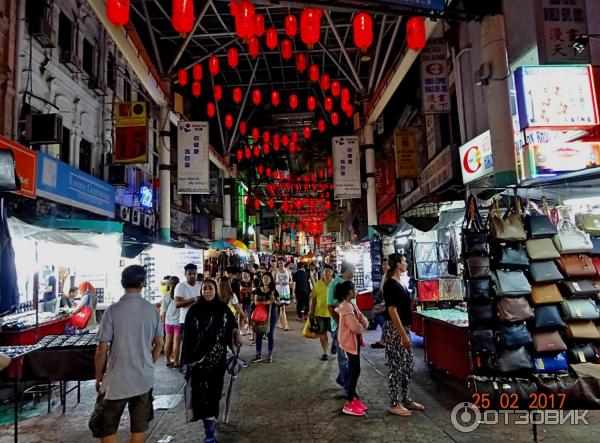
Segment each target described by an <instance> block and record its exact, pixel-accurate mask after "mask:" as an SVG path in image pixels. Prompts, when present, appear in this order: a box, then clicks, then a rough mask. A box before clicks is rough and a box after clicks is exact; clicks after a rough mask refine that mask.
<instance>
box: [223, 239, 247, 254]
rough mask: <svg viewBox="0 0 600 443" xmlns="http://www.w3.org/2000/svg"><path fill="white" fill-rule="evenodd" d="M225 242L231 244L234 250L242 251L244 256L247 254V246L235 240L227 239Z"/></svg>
mask: <svg viewBox="0 0 600 443" xmlns="http://www.w3.org/2000/svg"><path fill="white" fill-rule="evenodd" d="M227 241H228V242H229V243H231V244H232V245H233V246H235V247H236V248H238V249H241V250H242V251H244V252H245V253H246V254H247V253H248V246H246V245H245V244H244V243H243V242H241V241H239V240H236V239H235V238H228V239H227Z"/></svg>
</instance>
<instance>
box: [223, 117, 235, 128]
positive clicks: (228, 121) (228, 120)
mask: <svg viewBox="0 0 600 443" xmlns="http://www.w3.org/2000/svg"><path fill="white" fill-rule="evenodd" d="M225 127H226V128H227V129H231V128H232V127H233V116H232V115H231V114H227V115H225Z"/></svg>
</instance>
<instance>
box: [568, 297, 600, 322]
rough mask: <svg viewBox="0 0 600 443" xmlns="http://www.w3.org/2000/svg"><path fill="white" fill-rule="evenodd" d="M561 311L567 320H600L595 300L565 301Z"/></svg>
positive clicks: (599, 312)
mask: <svg viewBox="0 0 600 443" xmlns="http://www.w3.org/2000/svg"><path fill="white" fill-rule="evenodd" d="M560 309H561V310H562V314H563V317H564V319H565V320H574V321H582V320H598V319H599V318H600V311H598V307H597V306H596V303H595V302H594V301H593V300H590V299H581V300H565V301H564V302H562V303H561V304H560Z"/></svg>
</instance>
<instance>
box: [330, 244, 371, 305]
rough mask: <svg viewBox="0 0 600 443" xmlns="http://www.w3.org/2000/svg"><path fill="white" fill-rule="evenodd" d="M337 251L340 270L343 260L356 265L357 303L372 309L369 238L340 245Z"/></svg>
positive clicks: (354, 280) (354, 279) (354, 278)
mask: <svg viewBox="0 0 600 443" xmlns="http://www.w3.org/2000/svg"><path fill="white" fill-rule="evenodd" d="M336 252H337V269H338V270H339V269H340V267H341V264H342V262H343V261H348V262H350V263H351V264H352V265H354V277H353V279H352V281H353V282H354V285H355V287H356V304H357V306H358V307H359V309H360V310H362V311H370V310H371V309H372V308H373V305H374V302H373V281H372V278H371V276H372V272H373V268H372V265H371V244H370V242H369V241H368V240H367V241H363V242H358V243H355V244H350V243H348V244H345V245H338V247H337V251H336Z"/></svg>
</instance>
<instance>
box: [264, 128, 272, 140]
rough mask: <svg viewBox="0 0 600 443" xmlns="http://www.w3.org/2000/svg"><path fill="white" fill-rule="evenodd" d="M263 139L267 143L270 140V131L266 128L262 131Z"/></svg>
mask: <svg viewBox="0 0 600 443" xmlns="http://www.w3.org/2000/svg"><path fill="white" fill-rule="evenodd" d="M263 141H265V142H267V143H269V142H270V141H271V133H270V132H269V131H267V130H265V131H263Z"/></svg>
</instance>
